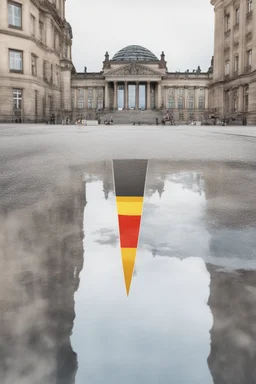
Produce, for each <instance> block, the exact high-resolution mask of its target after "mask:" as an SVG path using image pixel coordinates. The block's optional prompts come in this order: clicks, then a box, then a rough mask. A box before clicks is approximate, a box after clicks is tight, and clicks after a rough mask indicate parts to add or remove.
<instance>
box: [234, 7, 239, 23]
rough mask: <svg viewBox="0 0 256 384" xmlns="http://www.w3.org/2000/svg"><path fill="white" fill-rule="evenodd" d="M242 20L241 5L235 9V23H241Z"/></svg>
mask: <svg viewBox="0 0 256 384" xmlns="http://www.w3.org/2000/svg"><path fill="white" fill-rule="evenodd" d="M239 21H240V7H238V8H236V10H235V24H239Z"/></svg>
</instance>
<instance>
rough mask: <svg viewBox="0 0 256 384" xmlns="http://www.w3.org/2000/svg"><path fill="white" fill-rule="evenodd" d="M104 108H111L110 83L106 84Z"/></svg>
mask: <svg viewBox="0 0 256 384" xmlns="http://www.w3.org/2000/svg"><path fill="white" fill-rule="evenodd" d="M104 107H105V109H108V108H109V93H108V82H107V81H106V82H105V97H104Z"/></svg>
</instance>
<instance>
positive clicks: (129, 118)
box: [100, 110, 163, 125]
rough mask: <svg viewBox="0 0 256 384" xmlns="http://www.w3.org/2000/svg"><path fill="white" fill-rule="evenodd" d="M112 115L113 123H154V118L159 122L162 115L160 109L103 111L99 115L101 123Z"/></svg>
mask: <svg viewBox="0 0 256 384" xmlns="http://www.w3.org/2000/svg"><path fill="white" fill-rule="evenodd" d="M111 117H112V119H113V122H114V124H129V125H132V124H134V123H135V124H138V123H140V124H144V125H156V118H158V121H159V124H161V120H162V117H163V112H162V111H151V110H146V111H138V110H123V111H114V112H105V113H103V114H102V115H101V117H100V118H101V124H104V120H110V118H111Z"/></svg>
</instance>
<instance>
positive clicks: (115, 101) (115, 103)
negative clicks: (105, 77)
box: [113, 81, 117, 109]
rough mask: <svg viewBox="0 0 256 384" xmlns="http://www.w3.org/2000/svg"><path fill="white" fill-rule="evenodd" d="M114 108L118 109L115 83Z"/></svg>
mask: <svg viewBox="0 0 256 384" xmlns="http://www.w3.org/2000/svg"><path fill="white" fill-rule="evenodd" d="M113 108H114V109H117V82H116V81H114V104H113Z"/></svg>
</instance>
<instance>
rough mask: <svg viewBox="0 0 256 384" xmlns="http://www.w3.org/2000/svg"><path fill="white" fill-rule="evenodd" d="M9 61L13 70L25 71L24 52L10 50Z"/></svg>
mask: <svg viewBox="0 0 256 384" xmlns="http://www.w3.org/2000/svg"><path fill="white" fill-rule="evenodd" d="M9 62H10V64H9V65H10V71H11V72H22V71H23V52H22V51H16V50H13V49H10V50H9Z"/></svg>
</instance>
